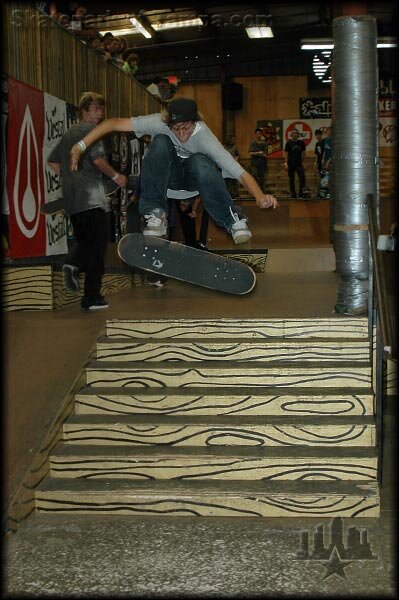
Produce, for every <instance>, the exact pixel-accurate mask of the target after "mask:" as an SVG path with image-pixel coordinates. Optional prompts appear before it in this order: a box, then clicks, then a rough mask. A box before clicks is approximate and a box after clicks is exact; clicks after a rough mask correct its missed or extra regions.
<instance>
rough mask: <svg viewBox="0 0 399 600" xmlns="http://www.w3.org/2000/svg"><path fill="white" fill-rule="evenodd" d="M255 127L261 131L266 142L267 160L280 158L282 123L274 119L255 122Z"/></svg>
mask: <svg viewBox="0 0 399 600" xmlns="http://www.w3.org/2000/svg"><path fill="white" fill-rule="evenodd" d="M256 127H257V128H260V129H262V131H263V137H264V138H265V140H266V142H267V158H277V157H281V156H282V155H283V153H282V144H283V140H282V135H283V122H282V121H281V120H276V119H274V120H264V121H257V122H256Z"/></svg>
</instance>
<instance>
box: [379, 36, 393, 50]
mask: <svg viewBox="0 0 399 600" xmlns="http://www.w3.org/2000/svg"><path fill="white" fill-rule="evenodd" d="M397 47H398V40H397V39H396V38H387V37H386V38H385V37H382V38H378V42H377V48H397Z"/></svg>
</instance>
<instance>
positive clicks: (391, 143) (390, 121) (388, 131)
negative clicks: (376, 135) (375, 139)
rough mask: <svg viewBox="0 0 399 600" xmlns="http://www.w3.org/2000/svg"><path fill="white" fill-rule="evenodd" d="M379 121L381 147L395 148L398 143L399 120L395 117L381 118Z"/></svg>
mask: <svg viewBox="0 0 399 600" xmlns="http://www.w3.org/2000/svg"><path fill="white" fill-rule="evenodd" d="M378 121H379V129H380V147H384V148H393V147H395V146H396V145H397V143H398V142H397V140H398V124H397V119H395V118H393V117H380V118H379V119H378Z"/></svg>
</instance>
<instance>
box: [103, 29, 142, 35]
mask: <svg viewBox="0 0 399 600" xmlns="http://www.w3.org/2000/svg"><path fill="white" fill-rule="evenodd" d="M109 32H110V30H109V29H104V31H99V34H100V35H105V34H106V33H109ZM111 33H112V35H115V36H118V35H132V34H133V33H138V31H134V29H132V28H131V27H129V29H113V30H112V31H111Z"/></svg>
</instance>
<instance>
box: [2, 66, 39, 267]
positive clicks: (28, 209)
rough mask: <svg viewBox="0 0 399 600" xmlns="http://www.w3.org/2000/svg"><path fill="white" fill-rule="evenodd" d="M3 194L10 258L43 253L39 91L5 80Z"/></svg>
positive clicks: (12, 80) (11, 80)
mask: <svg viewBox="0 0 399 600" xmlns="http://www.w3.org/2000/svg"><path fill="white" fill-rule="evenodd" d="M8 103H9V113H8V138H7V193H8V199H9V208H10V244H11V255H12V258H24V257H32V256H44V255H45V254H46V220H45V217H44V215H42V214H41V213H40V205H41V204H42V203H43V202H44V186H43V157H42V148H43V138H44V102H43V93H42V92H39V91H38V90H35V89H34V88H32V87H30V86H27V85H25V84H22V83H20V82H19V81H16V80H15V79H12V78H9V79H8Z"/></svg>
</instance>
